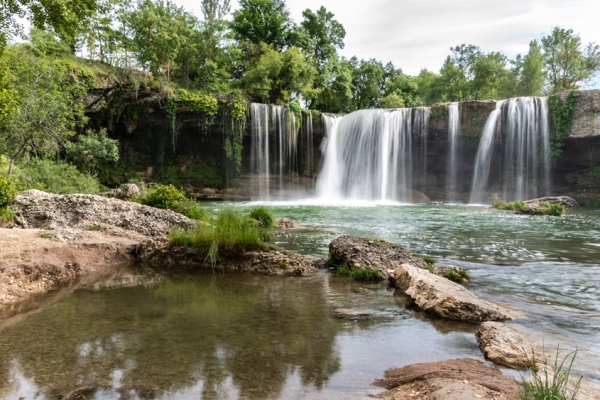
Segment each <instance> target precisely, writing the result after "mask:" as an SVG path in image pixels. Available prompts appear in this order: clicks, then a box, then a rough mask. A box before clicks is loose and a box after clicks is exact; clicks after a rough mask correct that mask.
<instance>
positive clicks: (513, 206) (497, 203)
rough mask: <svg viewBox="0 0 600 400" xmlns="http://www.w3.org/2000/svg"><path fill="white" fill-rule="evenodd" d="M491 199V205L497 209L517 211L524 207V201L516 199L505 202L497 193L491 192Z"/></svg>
mask: <svg viewBox="0 0 600 400" xmlns="http://www.w3.org/2000/svg"><path fill="white" fill-rule="evenodd" d="M491 200H492V207H493V208H497V209H498V210H512V211H519V210H522V209H524V208H525V203H524V202H523V200H517V201H513V202H510V203H506V202H505V201H504V200H502V199H501V198H500V196H498V195H497V194H493V195H492V198H491Z"/></svg>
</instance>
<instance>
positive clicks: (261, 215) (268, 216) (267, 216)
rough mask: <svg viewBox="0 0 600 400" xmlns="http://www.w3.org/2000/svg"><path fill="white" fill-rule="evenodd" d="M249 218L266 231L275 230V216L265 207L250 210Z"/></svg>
mask: <svg viewBox="0 0 600 400" xmlns="http://www.w3.org/2000/svg"><path fill="white" fill-rule="evenodd" d="M249 215H250V218H252V219H254V220H256V221H258V222H259V223H260V224H261V225H262V226H263V227H265V228H268V229H273V228H275V223H276V221H275V216H274V215H273V213H272V212H271V211H270V210H269V209H267V208H265V207H254V208H253V209H252V210H250V214H249Z"/></svg>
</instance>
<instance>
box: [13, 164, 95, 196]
mask: <svg viewBox="0 0 600 400" xmlns="http://www.w3.org/2000/svg"><path fill="white" fill-rule="evenodd" d="M18 176H19V180H20V181H21V187H20V188H21V189H23V190H24V189H40V190H44V191H46V192H50V193H56V194H73V193H84V194H97V193H100V183H99V182H98V181H97V180H96V179H94V178H92V177H89V176H87V175H86V174H84V173H82V172H81V171H79V170H78V169H77V168H76V167H75V166H74V165H71V164H69V163H67V162H64V161H52V160H38V159H33V160H30V161H29V162H28V163H26V164H21V165H20V173H19V175H18Z"/></svg>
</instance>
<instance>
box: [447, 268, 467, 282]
mask: <svg viewBox="0 0 600 400" xmlns="http://www.w3.org/2000/svg"><path fill="white" fill-rule="evenodd" d="M444 278H446V279H449V280H451V281H452V282H456V283H463V282H464V281H470V280H471V276H470V275H469V274H468V273H467V271H462V270H461V271H458V272H456V271H453V270H448V271H446V272H445V273H444Z"/></svg>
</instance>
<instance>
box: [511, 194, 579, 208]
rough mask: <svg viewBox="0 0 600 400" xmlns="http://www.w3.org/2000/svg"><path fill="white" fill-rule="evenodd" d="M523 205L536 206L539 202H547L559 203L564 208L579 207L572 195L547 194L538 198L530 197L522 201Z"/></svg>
mask: <svg viewBox="0 0 600 400" xmlns="http://www.w3.org/2000/svg"><path fill="white" fill-rule="evenodd" d="M523 203H525V206H527V207H528V208H538V207H539V205H540V204H541V203H548V204H551V205H552V204H560V205H561V206H563V207H564V208H567V209H578V208H580V205H579V203H578V202H577V200H575V199H574V198H572V197H569V196H548V197H540V198H539V199H532V200H527V201H524V202H523Z"/></svg>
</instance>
